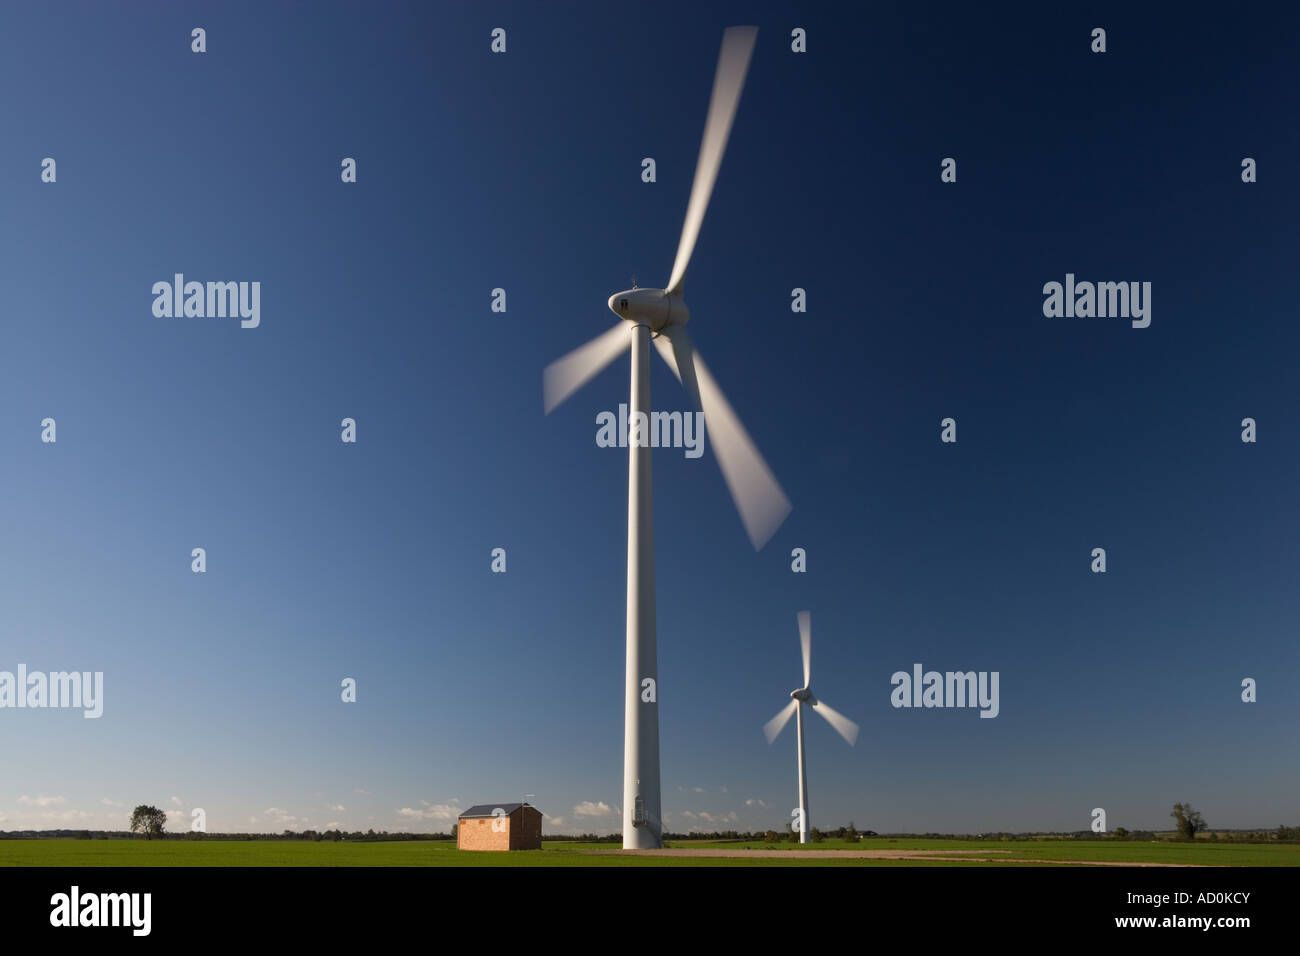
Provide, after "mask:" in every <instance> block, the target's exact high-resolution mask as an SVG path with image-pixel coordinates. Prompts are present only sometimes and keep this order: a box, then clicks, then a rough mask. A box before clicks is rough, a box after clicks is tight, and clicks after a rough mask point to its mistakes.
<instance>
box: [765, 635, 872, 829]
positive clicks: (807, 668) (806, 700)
mask: <svg viewBox="0 0 1300 956" xmlns="http://www.w3.org/2000/svg"><path fill="white" fill-rule="evenodd" d="M799 643H800V644H801V645H802V647H803V686H802V687H800V688H799V689H798V690H792V691H790V697H791V698H792V699H791V701H790V703H788V704H786V705H785V706H784V707H782V708H781V710H780V712H779V713H778V714H777V715H776V716H775V717H773V718H772V719H771V720H769V721H768V722H767V724H766V725H765V726H764V727H763V733H765V734H766V735H767V742H768V743H769V744H770V743H772V741H774V740H776V738H777V735H779V734H780V733H781V731H782V730H783V729H784V728H785V725H786V724H787V723H789V722H790V715H791V714H794V715H795V716H797V717H798V730H799V842H800V843H807V842H808V834H809V833H810V832H811V831H812V824H811V823H809V822H808V768H807V766H806V764H805V763H804V756H803V705H804V704H808V705H809V706H810V707H812V709H813V710H815V711H817V713H819V714H821V715H822V716H823V717H825V718H826V722H827V723H828V724H830V725H831V726H832V727H834V728H835V729H836V730H837V731H838V732H839V735H840V736H841V737H843V738H844V739H845V740H847V741H848V742H849V746H850V747H852V746H853V743H854V741H856V740H857V739H858V725H857V724H855V723H854V722H853V721H851V720H849V719H848V718H847V717H845V716H844V715H843V714H841V713H840V712H839V711H838V710H835V709H834V708H832V707H831V705H830V704H828V703H826V702H825V701H821V700H818V699H817V698H816V697H814V696H813V695H812V691H810V690H809V689H808V688H809V686H810V684H811V683H812V615H811V614H809V613H808V612H807V611H800V612H799Z"/></svg>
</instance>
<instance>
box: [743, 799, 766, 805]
mask: <svg viewBox="0 0 1300 956" xmlns="http://www.w3.org/2000/svg"><path fill="white" fill-rule="evenodd" d="M745 806H747V807H766V806H767V804H766V803H764V802H763V801H762V800H759V799H758V798H757V797H750V798H749V799H748V800H746V801H745Z"/></svg>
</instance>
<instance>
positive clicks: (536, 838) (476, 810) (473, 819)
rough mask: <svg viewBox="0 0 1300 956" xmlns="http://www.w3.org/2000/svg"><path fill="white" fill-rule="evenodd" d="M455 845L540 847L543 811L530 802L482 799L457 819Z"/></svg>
mask: <svg viewBox="0 0 1300 956" xmlns="http://www.w3.org/2000/svg"><path fill="white" fill-rule="evenodd" d="M498 811H500V812H498ZM456 847H457V849H460V850H540V849H541V848H542V811H541V810H538V809H537V808H536V807H534V806H533V805H532V804H528V803H480V804H479V805H478V806H476V807H470V808H469V809H468V810H466V811H465V812H464V813H462V814H461V815H460V819H459V820H458V821H457V826H456Z"/></svg>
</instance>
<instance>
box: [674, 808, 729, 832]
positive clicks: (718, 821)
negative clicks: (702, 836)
mask: <svg viewBox="0 0 1300 956" xmlns="http://www.w3.org/2000/svg"><path fill="white" fill-rule="evenodd" d="M682 816H683V817H685V818H686V819H687V820H699V821H700V822H701V823H707V824H708V825H709V826H710V827H713V828H714V829H716V828H718V827H719V826H721V825H722V824H724V823H739V822H740V817H739V816H738V815H737V814H736V812H735V811H734V810H733V811H732V812H731V813H727V814H715V813H706V812H705V811H703V810H701V811H700V812H699V813H692V812H691V811H690V810H683V811H682ZM699 829H703V828H702V827H687V831H688V832H689V831H691V830H699Z"/></svg>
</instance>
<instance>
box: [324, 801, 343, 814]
mask: <svg viewBox="0 0 1300 956" xmlns="http://www.w3.org/2000/svg"><path fill="white" fill-rule="evenodd" d="M325 809H326V810H333V811H334V812H335V813H342V812H343V811H344V810H346V809H347V807H345V806H343V804H341V803H327V804H325Z"/></svg>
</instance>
